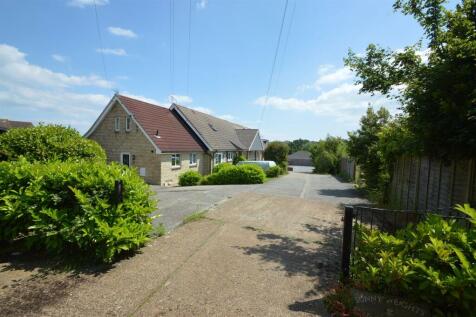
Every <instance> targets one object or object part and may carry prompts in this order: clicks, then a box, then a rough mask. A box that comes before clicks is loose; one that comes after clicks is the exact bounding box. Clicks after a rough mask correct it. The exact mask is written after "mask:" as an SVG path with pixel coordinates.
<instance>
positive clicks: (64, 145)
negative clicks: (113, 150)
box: [0, 125, 106, 162]
mask: <svg viewBox="0 0 476 317" xmlns="http://www.w3.org/2000/svg"><path fill="white" fill-rule="evenodd" d="M21 156H22V157H24V158H26V159H27V160H28V161H31V162H33V161H40V162H46V161H79V160H90V161H97V162H106V153H105V152H104V150H103V149H102V147H101V146H100V145H99V144H97V143H96V142H94V141H92V140H89V139H85V138H83V137H82V136H81V135H80V134H79V132H78V131H76V130H75V129H73V128H68V127H63V126H60V125H40V126H36V127H32V128H23V129H10V130H8V131H7V132H6V133H3V134H0V161H12V160H17V159H18V158H19V157H21Z"/></svg>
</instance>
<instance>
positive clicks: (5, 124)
mask: <svg viewBox="0 0 476 317" xmlns="http://www.w3.org/2000/svg"><path fill="white" fill-rule="evenodd" d="M32 126H33V123H31V122H26V121H12V120H8V119H0V131H2V132H5V131H7V130H10V129H14V128H29V127H32Z"/></svg>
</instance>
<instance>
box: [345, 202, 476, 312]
mask: <svg viewBox="0 0 476 317" xmlns="http://www.w3.org/2000/svg"><path fill="white" fill-rule="evenodd" d="M460 210H461V211H463V212H465V213H466V214H468V215H469V216H470V221H472V223H473V225H472V226H471V227H470V228H469V229H468V228H466V227H462V226H460V225H458V224H457V223H455V221H454V220H450V221H446V220H443V219H442V218H441V217H438V216H431V217H429V218H428V219H426V220H425V221H423V222H420V223H418V224H417V225H416V226H415V225H409V226H408V227H406V228H405V229H403V230H400V231H398V232H397V233H396V234H395V235H391V234H387V233H384V232H380V231H378V230H370V229H368V228H366V227H364V226H360V227H358V231H357V233H358V234H357V237H356V241H357V248H356V250H355V253H354V254H353V261H352V263H353V264H352V267H351V270H352V274H353V279H354V282H355V284H356V285H359V286H361V287H364V288H366V289H369V290H371V291H376V292H384V293H390V294H392V295H400V296H405V297H408V298H410V299H412V300H417V301H424V302H426V303H428V304H430V306H431V307H432V308H433V309H435V310H436V312H437V313H439V314H442V313H448V314H449V315H448V316H453V315H454V316H470V315H471V314H473V313H474V307H475V305H476V226H475V225H476V211H475V210H474V209H472V208H470V207H469V206H468V205H466V206H465V207H464V208H463V207H460Z"/></svg>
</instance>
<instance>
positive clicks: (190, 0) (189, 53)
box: [187, 0, 192, 95]
mask: <svg viewBox="0 0 476 317" xmlns="http://www.w3.org/2000/svg"><path fill="white" fill-rule="evenodd" d="M191 51H192V0H188V50H187V95H190V56H191V54H192V52H191Z"/></svg>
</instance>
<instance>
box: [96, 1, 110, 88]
mask: <svg viewBox="0 0 476 317" xmlns="http://www.w3.org/2000/svg"><path fill="white" fill-rule="evenodd" d="M93 4H94V13H95V15H96V30H97V33H98V38H99V45H100V47H101V50H100V51H99V53H100V54H101V61H102V68H103V71H104V78H105V79H106V80H108V76H107V69H106V60H105V57H104V51H103V50H104V45H103V41H102V35H101V26H100V24H99V15H98V8H97V6H96V0H93Z"/></svg>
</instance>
